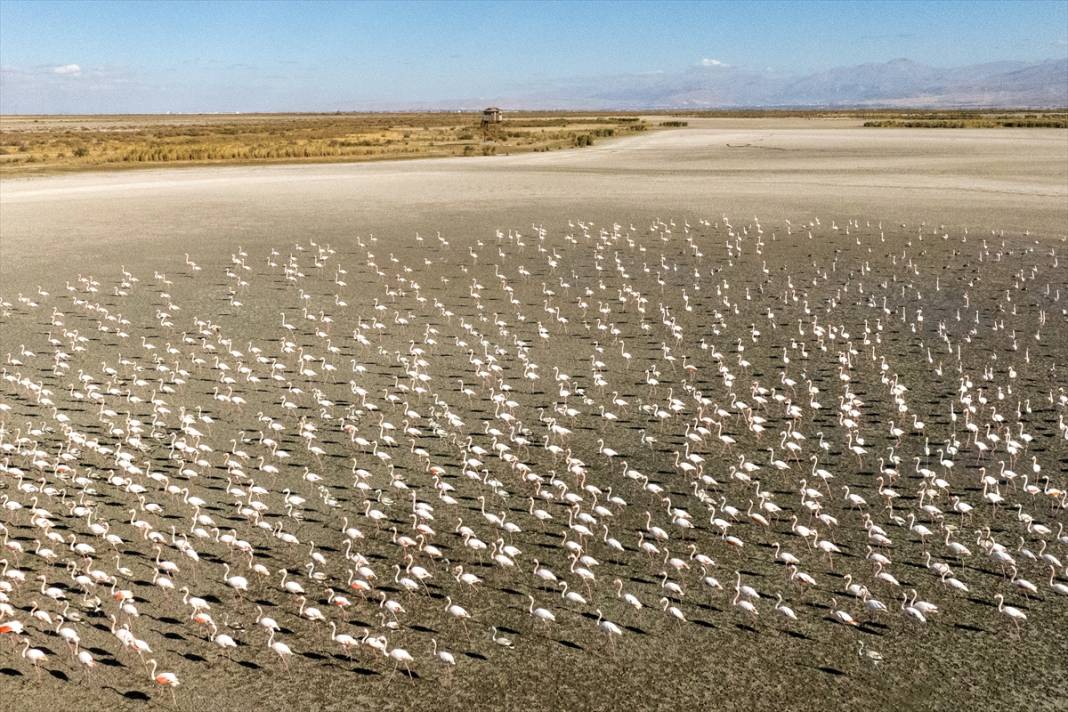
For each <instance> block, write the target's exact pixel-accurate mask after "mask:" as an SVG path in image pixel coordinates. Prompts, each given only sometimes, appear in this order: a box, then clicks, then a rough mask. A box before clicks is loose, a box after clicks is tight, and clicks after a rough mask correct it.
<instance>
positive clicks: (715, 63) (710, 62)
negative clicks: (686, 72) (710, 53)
mask: <svg viewBox="0 0 1068 712" xmlns="http://www.w3.org/2000/svg"><path fill="white" fill-rule="evenodd" d="M701 66H702V67H729V66H731V65H729V64H727V63H726V62H721V61H719V60H718V59H708V58H705V59H702V60H701Z"/></svg>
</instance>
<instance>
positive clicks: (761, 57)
mask: <svg viewBox="0 0 1068 712" xmlns="http://www.w3.org/2000/svg"><path fill="white" fill-rule="evenodd" d="M1066 55H1068V2H1065V1H1064V0H1060V1H1056V2H1024V1H1023V0H1017V1H1013V2H921V1H919V0H913V1H910V2H844V1H843V2H785V3H782V2H753V3H719V2H666V3H652V2H649V3H640V2H622V3H607V2H599V3H578V2H531V3H523V2H518V1H515V2H474V3H464V2H457V3H435V2H419V3H372V2H366V3H346V2H341V1H340V0H339V1H337V2H321V3H317V2H300V3H294V2H236V1H235V2H218V3H212V2H144V3H138V2H93V1H92V0H82V1H80V2H45V1H41V0H37V1H35V2H20V1H16V0H0V71H2V74H0V82H2V83H0V110H2V111H4V112H8V113H13V112H15V113H52V112H63V113H91V112H138V111H140V112H161V111H252V110H260V111H287V110H320V109H327V110H329V109H336V108H341V109H345V108H353V107H355V106H363V107H368V106H376V105H380V106H382V107H383V108H385V107H387V106H407V105H411V106H414V105H418V104H420V103H422V102H434V101H442V100H462V99H474V98H479V99H481V98H485V99H488V100H490V99H492V98H493V97H494V96H499V95H505V94H507V93H508V92H510V91H515V90H517V89H518V88H522V87H524V86H536V85H537V84H538V83H539V82H544V81H549V80H558V79H567V78H571V77H589V76H599V75H611V74H629V73H650V72H657V71H665V72H677V71H682V70H685V69H686V68H687V67H690V66H694V65H697V64H700V63H701V62H702V61H706V62H711V61H713V60H714V61H718V62H722V63H725V64H729V65H731V66H735V67H745V68H750V69H758V70H764V69H767V68H772V69H774V70H775V71H787V72H802V71H811V70H819V69H826V68H830V67H834V66H842V65H850V64H858V63H862V62H881V61H887V60H890V59H893V58H896V57H907V58H910V59H913V60H915V61H917V62H921V63H925V64H931V65H936V66H958V65H963V64H971V63H978V62H986V61H994V60H1001V59H1015V60H1040V59H1049V58H1059V57H1064V56H1066Z"/></svg>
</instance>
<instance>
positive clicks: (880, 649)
mask: <svg viewBox="0 0 1068 712" xmlns="http://www.w3.org/2000/svg"><path fill="white" fill-rule="evenodd" d="M891 231H892V234H891ZM450 241H452V242H456V243H457V244H455V245H453V244H451V242H450ZM934 247H937V249H938V251H939V254H943V255H952V256H953V257H952V259H950V260H948V261H947V260H946V259H944V258H939V259H938V260H934V259H931V258H929V257H928V256H927V255H928V250H929V249H930V248H934ZM1056 247H1057V245H1055V244H1054V243H1052V242H1050V243H1044V242H1041V241H1035V240H1033V239H1032V240H1030V241H1029V240H1025V239H1019V240H1017V241H1016V242H1014V243H1012V244H1011V245H1008V246H1007V244H1006V242H1005V238H1004V236H1002V235H999V234H994V233H989V232H988V233H987V234H985V235H979V234H968V233H967V232H962V231H951V230H948V229H946V228H944V227H942V226H937V225H922V224H921V225H893V226H889V225H888V226H885V227H884V226H883V225H881V224H878V223H876V222H874V221H872V222H866V221H860V220H851V221H847V222H843V223H835V222H826V221H825V222H821V221H819V220H815V219H814V220H812V221H811V222H807V223H805V224H791V223H789V222H784V223H781V224H777V225H775V226H774V227H771V226H767V225H763V224H762V223H761V222H760V221H759V220H757V219H755V218H754V219H749V220H745V221H742V222H735V221H732V220H730V219H728V218H726V217H723V218H720V219H718V220H700V221H693V222H692V223H691V222H687V221H684V220H678V221H673V220H668V221H664V220H659V219H657V220H654V221H651V222H649V223H648V224H644V225H642V226H640V227H636V226H634V225H622V224H607V225H605V224H592V223H586V222H577V221H571V222H566V223H561V225H560V226H559V228H558V229H553V230H550V229H548V228H545V227H542V226H539V225H534V226H531V227H529V228H527V229H524V230H514V229H512V230H500V231H498V232H497V233H496V234H495V235H485V236H482V237H481V238H477V237H472V238H470V239H466V238H464V239H463V240H461V239H460V238H449V237H448V236H442V235H440V234H438V235H433V236H428V235H417V236H414V237H411V238H407V239H404V240H398V241H395V242H391V241H387V240H385V239H383V238H377V237H375V236H373V235H362V236H355V235H354V236H353V238H352V240H351V242H349V243H348V244H344V245H339V244H333V245H328V244H324V243H320V242H317V241H316V240H315V239H306V240H304V241H303V242H301V243H299V244H294V245H291V246H289V247H288V248H284V249H283V248H281V247H279V248H278V249H270V248H269V247H264V248H263V249H261V250H257V249H248V250H246V249H243V248H240V247H239V248H237V249H236V251H235V252H233V254H232V255H230V259H229V260H225V261H223V262H221V263H218V264H216V265H215V266H210V265H201V264H198V263H197V262H196V261H195V260H194V259H193V258H192V257H191V256H189V255H187V256H186V258H185V261H184V263H183V262H182V261H181V260H180V259H179V260H176V261H175V262H174V263H172V264H160V265H159V266H158V268H157V269H155V270H148V271H145V272H136V271H135V270H133V269H127V268H126V267H124V266H121V265H115V266H114V269H113V272H112V273H109V274H99V275H86V274H81V275H77V276H76V277H75V276H74V275H73V274H72V275H71V278H70V280H69V281H66V283H65V284H64V283H63V282H61V281H60V282H57V283H56V284H51V285H44V286H42V287H41V288H39V289H38V290H37V291H36V292H35V293H30V294H18V295H10V294H8V295H5V296H4V298H3V299H2V300H0V301H2V305H0V316H2V318H0V328H2V329H3V332H4V338H3V347H4V357H3V361H4V362H3V368H2V376H3V378H2V380H0V557H2V558H0V665H5V664H6V666H8V667H9V668H10V669H9V674H12V675H21V676H23V677H26V678H27V679H28V680H32V679H33V676H37V677H42V675H43V673H52V674H53V675H56V673H57V671H59V672H62V673H63V675H64V676H65V678H66V679H72V680H73V679H75V678H84V680H85V681H86V684H89V685H104V684H105V683H106V684H108V685H117V686H120V687H125V688H129V687H133V688H134V689H140V690H144V691H145V693H147V694H160V695H165V696H166V697H167V698H172V699H171V700H170V701H171V702H172V703H173V704H176V705H180V703H181V698H182V695H183V692H184V689H183V688H190V687H194V686H196V685H197V676H198V670H206V669H207V666H208V665H213V664H216V663H217V662H218V663H219V664H223V665H231V664H238V663H246V664H255V665H258V666H261V667H267V668H274V669H276V670H277V672H278V673H280V674H285V673H286V672H287V671H288V670H291V669H297V668H303V669H305V670H308V669H309V668H312V667H314V666H316V665H317V661H321V660H324V659H329V660H336V661H340V663H341V669H345V668H346V666H348V667H349V668H353V669H354V668H356V667H359V668H361V669H363V670H364V672H365V674H370V673H372V672H373V674H378V675H381V676H382V679H383V680H389V681H391V682H392V684H413V683H414V682H415V681H417V680H420V679H431V680H436V679H437V680H443V681H444V680H447V679H448V676H450V675H453V674H458V673H454V672H453V670H454V669H456V670H458V669H459V668H462V667H464V666H465V665H470V664H475V662H476V661H477V660H479V659H485V658H486V657H487V656H489V657H492V656H499V658H500V660H502V663H501V664H504V665H508V664H518V663H509V662H508V660H513V659H518V658H516V657H514V656H519V658H521V656H522V655H523V652H524V647H525V645H526V641H527V640H528V639H529V638H528V636H531V635H540V636H552V637H553V638H561V637H562V638H565V639H568V640H577V641H579V643H580V644H581V645H580V644H579V643H572V645H574V646H575V647H579V648H590V647H593V648H596V649H598V650H601V651H603V652H604V653H605V654H613V651H617V650H618V648H619V646H620V645H626V644H631V643H630V642H628V641H636V642H633V644H636V645H642V644H651V643H650V642H649V641H652V640H654V639H655V638H656V637H657V636H660V635H675V634H683V633H685V634H687V635H693V636H701V635H704V636H708V637H709V638H713V639H718V640H720V641H721V642H722V641H724V640H729V636H737V635H745V634H747V633H746V631H753V632H756V633H757V634H760V633H761V632H763V631H791V630H796V631H803V632H805V633H806V635H807V636H808V637H810V638H811V639H812V641H813V644H814V645H819V644H820V643H819V639H818V632H819V631H820V630H822V629H828V628H827V627H829V626H842V628H841V629H840V630H844V631H849V632H850V636H851V639H852V643H853V647H852V650H850V651H849V655H850V656H851V658H852V659H854V660H856V659H857V658H858V657H859V661H858V663H857V664H860V665H865V666H869V665H879V664H880V663H883V662H885V661H886V657H887V655H888V653H887V650H886V648H885V647H884V646H882V645H880V642H879V641H880V637H881V636H887V635H890V636H893V635H899V634H902V633H903V632H904V634H912V635H920V634H922V631H923V630H924V629H926V628H927V627H930V626H945V625H948V624H949V623H951V622H966V623H968V624H969V625H971V626H972V627H974V628H977V629H981V630H982V631H984V633H985V634H988V635H994V636H1002V637H1010V638H1013V639H1015V638H1016V637H1018V636H1024V637H1027V636H1041V635H1043V631H1044V630H1045V629H1046V628H1052V627H1055V626H1057V625H1060V624H1061V623H1059V621H1063V620H1064V614H1065V605H1066V604H1068V578H1066V577H1068V570H1066V567H1065V562H1066V561H1068V533H1066V532H1065V527H1064V522H1065V519H1066V511H1068V482H1066V480H1068V467H1066V466H1065V457H1066V454H1065V453H1066V449H1068V445H1066V443H1068V422H1066V413H1068V393H1066V391H1065V388H1064V386H1063V385H1062V384H1064V383H1065V379H1064V369H1065V368H1066V367H1068V363H1065V361H1064V359H1063V354H1061V355H1060V357H1058V355H1057V349H1056V347H1055V346H1054V345H1050V344H1049V342H1050V341H1051V339H1055V337H1056V334H1057V331H1058V330H1063V329H1065V328H1066V324H1065V319H1066V317H1065V307H1066V306H1068V304H1066V303H1065V301H1063V300H1062V295H1061V291H1062V289H1063V288H1064V287H1065V286H1066V283H1068V280H1065V276H1066V272H1065V267H1064V266H1063V265H1059V262H1058V260H1059V257H1058V253H1057V250H1056ZM988 268H989V269H990V270H996V274H997V275H998V277H997V278H990V277H988V276H987V273H986V272H985V270H987V269H988ZM1064 296H1065V297H1066V298H1068V294H1066V295H1064ZM642 641H645V642H642ZM311 653H316V655H311ZM505 656H513V657H505ZM250 661H251V662H250ZM387 684H389V683H387Z"/></svg>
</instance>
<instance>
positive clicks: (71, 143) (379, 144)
mask: <svg viewBox="0 0 1068 712" xmlns="http://www.w3.org/2000/svg"><path fill="white" fill-rule="evenodd" d="M480 118H481V114H480V113H457V112H452V113H449V112H439V113H421V114H246V115H232V114H215V115H174V116H172V115H159V116H148V115H146V116H5V117H2V118H0V175H29V174H42V173H43V174H48V173H56V172H65V171H77V170H86V169H113V168H130V167H139V166H140V167H144V166H148V165H160V164H168V165H172V164H173V165H197V164H213V163H215V164H221V163H265V162H266V163H282V162H305V163H307V162H329V161H346V162H349V161H376V160H387V159H405V158H432V157H445V156H488V155H496V154H510V153H524V152H531V151H552V150H558V149H561V148H572V147H585V146H590V145H593V143H595V142H596V141H598V140H600V139H603V138H608V137H612V136H622V135H627V134H632V133H636V132H638V131H643V130H645V129H646V127H647V124H645V122H643V121H642V120H640V119H638V118H637V117H624V116H616V115H595V114H553V113H519V114H509V115H507V117H506V120H505V121H504V122H503V123H501V124H497V125H493V126H490V127H488V128H482V127H481V126H480Z"/></svg>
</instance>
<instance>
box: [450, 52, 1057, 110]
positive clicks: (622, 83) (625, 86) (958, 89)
mask: <svg viewBox="0 0 1068 712" xmlns="http://www.w3.org/2000/svg"><path fill="white" fill-rule="evenodd" d="M462 103H463V104H464V105H465V106H466V107H467V108H475V107H476V106H478V105H481V104H485V103H496V104H500V105H501V106H504V107H508V108H514V109H579V108H588V109H717V108H727V109H731V108H733V109H740V108H756V107H765V108H771V107H798V108H800V107H808V108H817V107H828V108H830V107H841V108H845V107H870V108H875V107H898V108H909V107H915V108H921V107H931V108H985V107H1036V108H1037V107H1057V108H1061V107H1066V106H1068V59H1052V60H1047V61H1043V62H1011V61H1006V62H991V63H987V64H975V65H970V66H966V67H954V68H941V67H929V66H926V65H922V64H917V63H916V62H913V61H911V60H909V59H895V60H892V61H890V62H885V63H871V64H860V65H856V66H851V67H837V68H835V69H829V70H826V71H822V72H816V73H814V74H804V75H802V74H788V73H784V72H775V71H755V70H751V69H744V68H740V67H732V66H728V65H724V64H720V63H714V62H709V63H706V64H703V65H701V66H696V67H690V68H688V69H686V70H684V71H682V72H676V73H668V72H657V73H649V74H628V75H617V76H609V77H591V78H584V79H575V80H569V81H561V82H552V83H547V84H544V85H541V86H536V87H530V88H528V89H525V90H518V91H516V92H514V93H511V95H502V96H497V97H484V98H480V99H477V100H476V99H469V100H467V101H464V102H462Z"/></svg>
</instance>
